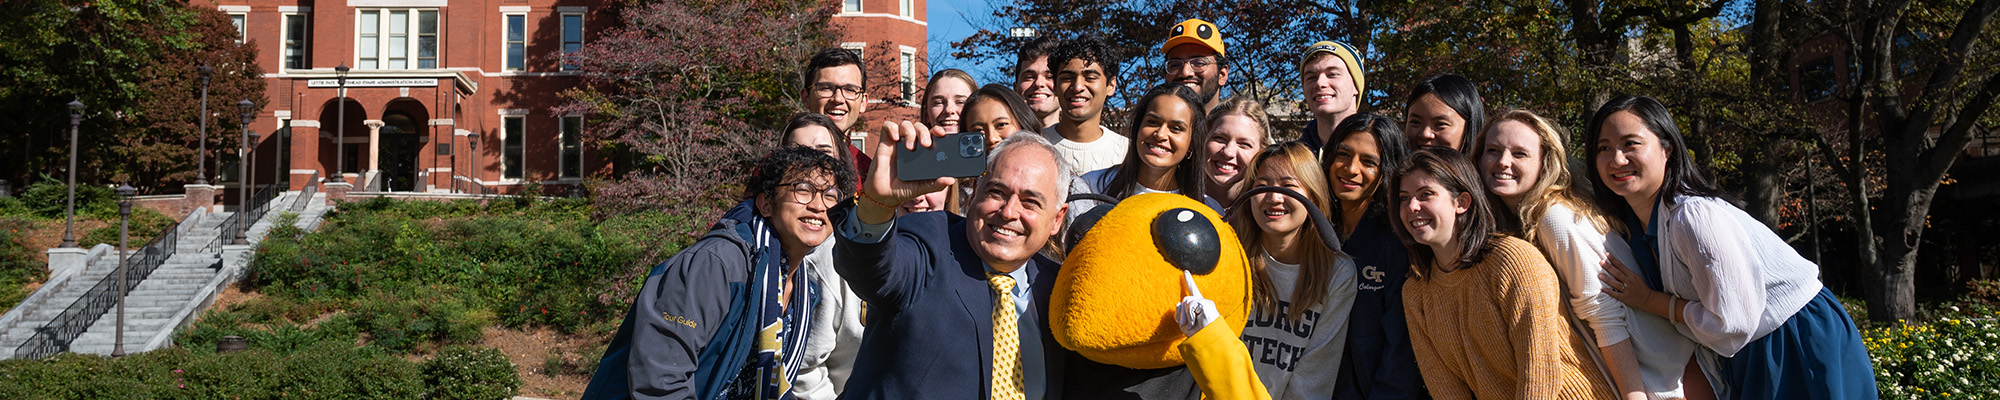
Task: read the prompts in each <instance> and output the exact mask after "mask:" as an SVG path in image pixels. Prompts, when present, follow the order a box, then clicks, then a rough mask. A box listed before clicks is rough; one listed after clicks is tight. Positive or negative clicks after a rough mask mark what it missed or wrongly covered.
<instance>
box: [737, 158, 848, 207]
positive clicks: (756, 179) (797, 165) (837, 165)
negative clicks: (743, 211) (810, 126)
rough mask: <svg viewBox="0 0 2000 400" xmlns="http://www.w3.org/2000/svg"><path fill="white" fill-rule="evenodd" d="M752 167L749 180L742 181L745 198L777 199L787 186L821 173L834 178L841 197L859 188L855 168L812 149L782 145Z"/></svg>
mask: <svg viewBox="0 0 2000 400" xmlns="http://www.w3.org/2000/svg"><path fill="white" fill-rule="evenodd" d="M753 165H754V166H753V167H752V169H751V171H750V179H749V180H747V181H744V182H743V198H744V199H755V198H757V196H760V195H762V196H766V197H772V198H776V196H777V195H778V190H779V188H781V187H783V186H784V185H785V184H786V183H788V182H792V181H794V180H798V179H804V178H807V177H811V176H814V175H820V174H825V176H827V177H829V178H833V188H834V189H835V190H838V191H840V197H841V198H846V197H848V196H851V195H853V194H854V188H855V187H856V186H855V185H856V183H855V179H856V178H855V176H854V167H851V166H848V165H846V164H843V163H842V162H841V161H840V160H838V159H835V158H833V156H829V155H826V153H821V152H819V150H813V149H812V148H811V147H805V146H779V147H778V148H777V149H774V150H771V152H770V153H767V154H765V155H764V157H762V158H758V159H757V161H755V162H754V163H753Z"/></svg>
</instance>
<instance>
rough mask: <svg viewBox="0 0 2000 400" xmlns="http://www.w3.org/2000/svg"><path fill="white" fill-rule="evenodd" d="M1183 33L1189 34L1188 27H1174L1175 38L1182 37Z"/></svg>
mask: <svg viewBox="0 0 2000 400" xmlns="http://www.w3.org/2000/svg"><path fill="white" fill-rule="evenodd" d="M1181 32H1187V27H1184V26H1180V25H1174V36H1180V35H1181Z"/></svg>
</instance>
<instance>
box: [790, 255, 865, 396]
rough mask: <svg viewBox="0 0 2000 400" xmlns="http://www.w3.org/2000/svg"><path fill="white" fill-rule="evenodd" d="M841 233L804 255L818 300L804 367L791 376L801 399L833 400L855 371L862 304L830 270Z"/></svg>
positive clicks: (795, 392) (852, 291)
mask: <svg viewBox="0 0 2000 400" xmlns="http://www.w3.org/2000/svg"><path fill="white" fill-rule="evenodd" d="M839 236H840V235H833V236H829V237H827V238H826V242H825V243H821V244H820V245H819V247H814V248H813V251H812V253H811V254H807V255H806V258H805V264H806V267H807V268H809V271H810V273H811V274H812V277H813V279H817V280H819V287H820V288H821V289H820V290H821V291H820V293H825V294H824V295H822V296H821V297H820V302H819V304H818V305H817V306H815V308H814V309H813V312H814V313H816V314H815V316H814V317H813V327H812V330H811V332H812V336H808V337H806V349H805V353H804V354H801V356H804V357H806V359H805V364H804V366H802V367H800V368H799V374H798V376H797V377H795V378H793V379H792V394H793V395H796V396H798V398H799V399H801V400H833V399H834V398H835V397H837V396H839V395H840V392H841V389H842V388H844V387H846V386H847V377H848V375H849V374H851V373H853V372H854V358H855V356H857V355H858V354H859V353H860V351H861V334H862V332H863V331H864V329H863V326H862V323H861V318H862V316H863V315H862V308H863V307H864V304H862V302H861V297H860V296H857V295H855V294H854V289H853V288H850V287H848V286H847V281H846V280H843V279H840V274H838V273H835V272H834V270H833V244H834V241H835V240H846V239H841V238H840V237H839Z"/></svg>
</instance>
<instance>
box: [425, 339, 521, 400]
mask: <svg viewBox="0 0 2000 400" xmlns="http://www.w3.org/2000/svg"><path fill="white" fill-rule="evenodd" d="M423 370H424V380H425V382H426V383H429V384H430V388H431V392H430V398H431V399H438V400H495V399H506V398H511V397H513V396H514V394H515V393H518V392H520V390H521V376H520V375H519V374H518V373H516V372H515V370H514V363H512V362H509V361H507V356H506V355H504V354H500V350H497V349H493V348H490V347H469V346H451V347H447V348H445V349H444V351H440V352H438V354H437V356H435V357H431V359H430V360H428V361H425V362H424V365H423Z"/></svg>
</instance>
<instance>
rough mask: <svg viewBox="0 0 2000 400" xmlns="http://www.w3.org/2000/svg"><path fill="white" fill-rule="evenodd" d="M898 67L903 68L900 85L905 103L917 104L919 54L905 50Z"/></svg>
mask: <svg viewBox="0 0 2000 400" xmlns="http://www.w3.org/2000/svg"><path fill="white" fill-rule="evenodd" d="M897 65H899V66H901V70H902V75H901V76H902V80H901V81H900V83H901V84H902V89H903V92H902V95H903V103H904V104H915V103H916V102H917V53H915V52H912V51H910V50H907V49H906V50H903V56H902V57H901V59H900V60H899V62H898V64H897Z"/></svg>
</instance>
